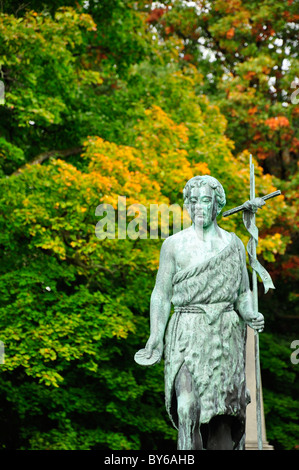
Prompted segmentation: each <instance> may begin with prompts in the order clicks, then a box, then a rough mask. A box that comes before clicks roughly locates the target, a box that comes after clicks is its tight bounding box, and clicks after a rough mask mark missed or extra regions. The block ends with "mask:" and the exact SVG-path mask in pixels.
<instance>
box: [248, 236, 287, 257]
mask: <svg viewBox="0 0 299 470" xmlns="http://www.w3.org/2000/svg"><path fill="white" fill-rule="evenodd" d="M288 242H289V237H283V236H282V235H281V233H275V234H274V235H266V236H265V238H260V239H259V242H258V245H257V249H256V252H257V254H258V255H259V254H262V255H263V258H264V259H265V260H266V261H269V262H274V261H275V256H274V255H276V254H280V255H283V254H284V253H285V250H286V246H287V243H288Z"/></svg>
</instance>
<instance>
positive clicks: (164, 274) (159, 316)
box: [145, 238, 175, 357]
mask: <svg viewBox="0 0 299 470" xmlns="http://www.w3.org/2000/svg"><path fill="white" fill-rule="evenodd" d="M174 274H175V261H174V255H173V247H172V242H171V240H170V239H169V238H167V239H166V240H165V241H164V242H163V244H162V247H161V251H160V263H159V269H158V273H157V277H156V283H155V287H154V290H153V292H152V295H151V302H150V337H149V340H148V342H147V344H146V346H145V348H146V349H147V351H148V354H147V356H148V357H150V356H151V354H152V351H153V349H157V350H158V352H159V354H160V356H162V353H163V338H164V333H165V328H166V324H167V321H168V318H169V314H170V308H171V297H172V279H173V276H174Z"/></svg>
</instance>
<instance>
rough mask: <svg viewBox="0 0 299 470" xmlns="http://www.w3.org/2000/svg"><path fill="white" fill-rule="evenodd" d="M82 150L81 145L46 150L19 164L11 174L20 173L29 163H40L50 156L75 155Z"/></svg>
mask: <svg viewBox="0 0 299 470" xmlns="http://www.w3.org/2000/svg"><path fill="white" fill-rule="evenodd" d="M82 151H83V147H82V146H81V147H73V148H70V149H64V150H48V151H47V152H43V153H41V154H40V155H38V156H37V157H35V158H34V159H33V160H31V161H30V162H27V163H25V165H23V166H21V167H20V168H18V169H17V170H16V171H14V172H13V173H12V175H20V174H21V173H22V171H23V170H25V169H26V168H27V166H31V165H40V164H41V163H43V162H44V161H46V160H48V159H49V158H51V157H56V158H59V157H69V156H70V155H77V154H79V153H81V152H82Z"/></svg>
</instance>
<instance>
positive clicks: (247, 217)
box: [243, 210, 275, 294]
mask: <svg viewBox="0 0 299 470" xmlns="http://www.w3.org/2000/svg"><path fill="white" fill-rule="evenodd" d="M243 222H244V225H245V227H246V229H247V230H248V232H249V233H250V235H251V238H250V240H249V242H248V243H247V253H248V258H249V263H250V266H251V267H252V269H254V270H255V271H256V272H257V274H258V275H259V276H260V278H261V280H262V281H263V284H264V289H265V294H267V292H268V290H269V289H275V287H274V285H273V282H272V279H271V276H270V274H269V273H268V271H267V270H266V269H265V268H264V267H263V266H262V265H261V263H260V262H259V261H258V260H257V259H256V258H255V257H254V256H253V254H252V253H253V252H254V251H255V250H254V248H255V246H257V244H258V228H257V226H256V225H255V224H254V222H253V217H252V212H251V211H249V210H244V211H243Z"/></svg>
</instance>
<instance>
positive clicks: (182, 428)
mask: <svg viewBox="0 0 299 470" xmlns="http://www.w3.org/2000/svg"><path fill="white" fill-rule="evenodd" d="M175 391H176V397H177V411H178V421H179V427H178V450H201V449H202V439H201V435H200V429H199V417H200V406H199V400H198V398H197V395H196V390H195V388H194V384H193V380H192V376H191V374H190V372H189V371H188V368H187V366H186V365H185V364H184V365H183V366H182V367H181V369H180V371H179V372H178V375H177V377H176V380H175Z"/></svg>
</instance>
